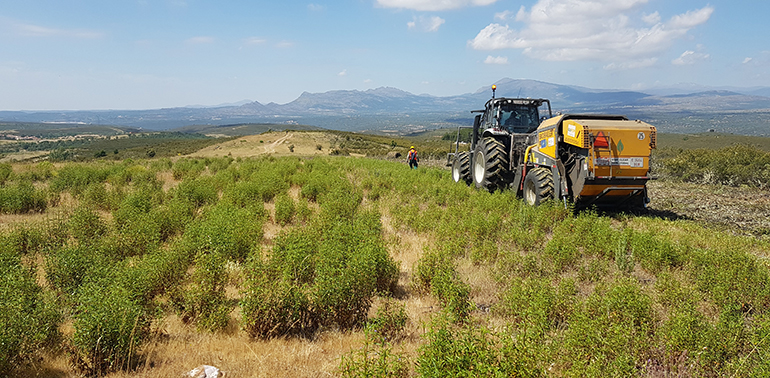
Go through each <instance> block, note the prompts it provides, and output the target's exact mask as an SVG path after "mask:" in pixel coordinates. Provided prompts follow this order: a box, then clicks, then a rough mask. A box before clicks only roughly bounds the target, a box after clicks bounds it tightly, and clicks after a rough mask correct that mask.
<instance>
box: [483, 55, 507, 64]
mask: <svg viewBox="0 0 770 378" xmlns="http://www.w3.org/2000/svg"><path fill="white" fill-rule="evenodd" d="M484 63H486V64H508V57H507V56H498V57H494V56H492V55H489V56H487V59H484Z"/></svg>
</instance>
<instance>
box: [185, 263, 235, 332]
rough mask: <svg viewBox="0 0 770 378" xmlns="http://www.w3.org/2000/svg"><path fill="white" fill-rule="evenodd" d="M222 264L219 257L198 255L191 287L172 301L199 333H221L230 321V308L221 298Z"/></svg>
mask: <svg viewBox="0 0 770 378" xmlns="http://www.w3.org/2000/svg"><path fill="white" fill-rule="evenodd" d="M225 262H226V260H225V258H224V256H223V255H221V254H217V253H199V254H198V255H197V256H196V258H195V271H194V273H193V274H192V284H191V285H190V287H188V288H186V289H185V290H184V291H183V292H182V293H176V297H174V299H173V305H174V306H175V307H176V308H177V311H178V312H179V313H180V314H181V315H182V318H183V320H185V321H192V322H194V323H195V324H196V325H197V327H198V329H200V330H206V331H211V332H215V331H221V330H223V329H225V328H226V327H227V325H228V323H229V321H230V311H231V306H230V303H229V302H228V301H227V298H226V297H225V285H226V284H227V281H228V277H227V272H226V271H225Z"/></svg>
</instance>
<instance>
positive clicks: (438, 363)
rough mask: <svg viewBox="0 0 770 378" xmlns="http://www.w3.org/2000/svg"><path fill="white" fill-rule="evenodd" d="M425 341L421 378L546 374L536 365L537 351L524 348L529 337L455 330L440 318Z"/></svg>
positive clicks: (481, 329) (419, 365)
mask: <svg viewBox="0 0 770 378" xmlns="http://www.w3.org/2000/svg"><path fill="white" fill-rule="evenodd" d="M501 336H502V338H501ZM425 338H426V340H427V343H426V344H425V345H423V346H421V347H420V349H419V356H418V357H417V373H418V374H419V375H420V376H421V377H519V376H526V377H537V376H542V375H544V374H543V373H542V370H540V369H539V368H538V366H537V365H536V360H535V358H536V357H537V355H536V354H535V353H536V348H528V347H529V346H530V345H521V344H524V340H525V339H526V338H525V337H510V336H507V335H498V334H494V333H491V332H489V330H487V329H486V328H484V327H477V326H466V327H462V328H452V327H451V326H450V325H449V324H448V322H447V321H446V319H442V318H438V319H437V320H436V321H434V322H433V323H432V324H431V326H430V329H429V330H428V332H427V333H426V334H425ZM532 346H535V345H532Z"/></svg>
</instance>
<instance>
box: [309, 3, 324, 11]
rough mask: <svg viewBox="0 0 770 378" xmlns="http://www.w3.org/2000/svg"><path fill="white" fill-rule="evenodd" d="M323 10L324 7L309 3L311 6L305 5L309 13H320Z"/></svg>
mask: <svg viewBox="0 0 770 378" xmlns="http://www.w3.org/2000/svg"><path fill="white" fill-rule="evenodd" d="M324 9H325V7H324V6H323V5H320V4H312V3H311V4H308V5H307V10H309V11H311V12H320V11H322V10H324Z"/></svg>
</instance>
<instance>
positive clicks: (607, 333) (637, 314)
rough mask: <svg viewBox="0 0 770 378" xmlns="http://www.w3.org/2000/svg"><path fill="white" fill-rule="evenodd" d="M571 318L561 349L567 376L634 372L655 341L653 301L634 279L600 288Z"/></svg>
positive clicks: (631, 373)
mask: <svg viewBox="0 0 770 378" xmlns="http://www.w3.org/2000/svg"><path fill="white" fill-rule="evenodd" d="M568 321H569V324H570V327H569V329H568V330H567V331H566V334H565V336H564V337H565V340H564V343H563V344H562V345H561V346H560V352H559V353H561V354H563V356H564V358H563V359H562V361H565V363H566V364H567V366H564V368H565V370H567V374H568V375H570V374H578V375H593V376H632V375H635V374H636V370H637V366H640V365H641V363H642V361H644V358H645V353H646V352H647V351H648V350H649V349H650V347H651V344H652V341H653V337H652V336H653V332H654V324H655V323H654V317H653V312H652V301H651V300H650V299H649V297H647V296H646V295H644V294H643V293H642V292H641V291H640V290H639V287H638V286H636V284H635V282H633V281H631V280H620V281H617V282H614V283H612V284H610V285H609V287H606V288H597V290H596V291H595V292H594V293H593V294H591V296H590V297H589V298H588V299H587V300H586V302H585V303H584V304H583V306H582V308H578V309H576V310H575V311H574V312H573V313H572V315H571V316H570V317H569V320H568Z"/></svg>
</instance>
